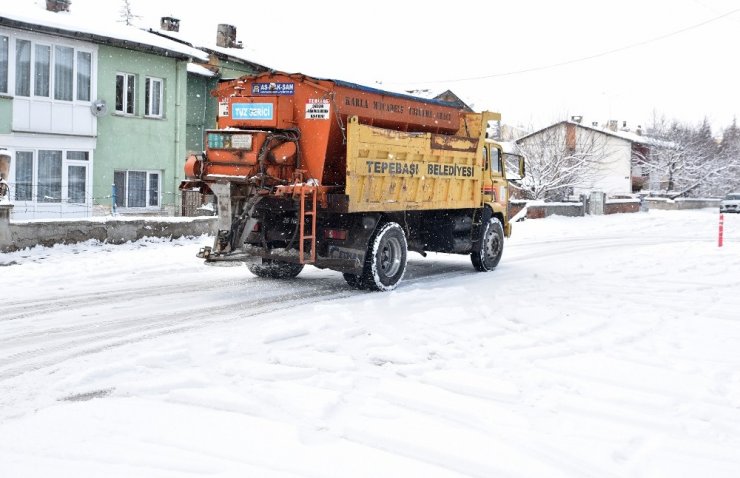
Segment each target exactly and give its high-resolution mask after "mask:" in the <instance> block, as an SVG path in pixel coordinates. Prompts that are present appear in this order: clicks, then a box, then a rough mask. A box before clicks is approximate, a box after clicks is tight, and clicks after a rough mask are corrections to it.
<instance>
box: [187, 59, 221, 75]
mask: <svg viewBox="0 0 740 478" xmlns="http://www.w3.org/2000/svg"><path fill="white" fill-rule="evenodd" d="M188 73H193V74H195V75H200V76H205V77H208V78H213V77H214V76H216V73H215V72H213V71H211V70H209V69H208V68H206V67H205V66H203V65H200V64H198V63H192V62H191V63H188Z"/></svg>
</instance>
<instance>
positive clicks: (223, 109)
mask: <svg viewBox="0 0 740 478" xmlns="http://www.w3.org/2000/svg"><path fill="white" fill-rule="evenodd" d="M218 116H219V117H222V118H223V117H224V116H229V102H228V101H219V102H218Z"/></svg>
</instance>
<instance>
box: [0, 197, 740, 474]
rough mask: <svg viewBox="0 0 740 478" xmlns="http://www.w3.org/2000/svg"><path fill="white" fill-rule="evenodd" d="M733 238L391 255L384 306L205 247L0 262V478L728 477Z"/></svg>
mask: <svg viewBox="0 0 740 478" xmlns="http://www.w3.org/2000/svg"><path fill="white" fill-rule="evenodd" d="M738 216H740V215H736V216H731V217H728V215H726V216H725V232H726V237H725V241H726V245H725V247H723V248H718V247H717V241H716V239H717V220H718V217H717V213H716V211H713V210H712V211H710V210H703V211H651V212H649V213H639V214H625V215H614V216H600V217H586V218H560V217H550V218H548V219H543V220H536V221H534V220H530V221H525V222H523V223H517V224H516V225H515V226H514V227H515V229H514V236H513V237H512V239H511V240H509V241H508V242H507V245H506V250H505V252H504V258H503V260H502V262H501V264H500V265H499V267H498V269H497V270H496V271H495V272H492V273H490V274H482V273H475V272H473V269H472V266H471V265H470V262H469V259H468V258H467V257H459V256H445V255H435V254H431V255H430V256H429V257H427V258H421V257H419V256H416V255H412V256H413V257H412V261H411V263H410V265H409V269H408V272H407V274H406V279H405V281H404V282H403V283H402V284H401V285H400V286H399V288H398V289H397V290H395V291H394V292H391V293H363V292H358V291H352V290H349V289H348V288H347V287H346V286H345V284H344V281H343V279H342V277H341V275H340V274H338V273H335V272H331V271H320V270H316V269H313V268H310V267H309V268H307V269H306V270H305V271H304V272H303V273H302V274H301V275H300V276H299V277H298V279H296V280H295V281H293V282H290V283H284V282H280V281H267V280H259V279H257V278H255V277H253V276H251V275H250V274H249V272H247V269H246V268H244V267H231V268H223V267H207V266H204V265H203V264H202V263H201V262H199V261H197V260H196V259H195V258H194V257H193V254H194V253H195V252H196V250H197V249H198V247H199V246H201V245H208V244H209V240H208V238H200V239H198V240H191V241H188V240H177V241H173V242H167V241H162V240H151V241H146V242H137V243H134V244H129V245H126V246H110V245H99V244H94V243H88V244H82V245H76V246H59V247H55V248H52V249H45V248H36V249H33V250H30V251H21V252H17V253H12V254H5V255H2V256H0V257H1V258H2V260H3V261H4V262H5V263H6V264H8V263H15V264H14V265H10V266H8V267H4V268H0V273H2V274H3V277H4V281H3V283H4V289H3V291H4V301H3V305H2V307H3V313H2V318H1V319H0V470H3V473H2V475H3V477H21V476H22V477H44V478H45V477H48V476H107V477H124V476H157V477H186V476H193V475H207V474H208V475H216V476H234V477H236V476H259V477H298V476H316V477H324V476H352V477H380V476H425V477H463V476H472V477H492V476H495V477H498V476H526V477H533V476H542V477H573V476H584V477H585V476H599V477H633V476H643V477H658V476H712V477H734V476H737V470H738V469H740V455H739V454H738V453H737V450H738V449H740V348H738V347H737V343H738V339H739V338H740V320H739V319H738V314H737V310H739V309H740V294H738V293H737V290H738V288H739V287H740V274H738V272H737V271H738V270H740V217H738ZM40 291H43V295H41V294H40Z"/></svg>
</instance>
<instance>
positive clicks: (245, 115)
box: [231, 103, 273, 120]
mask: <svg viewBox="0 0 740 478" xmlns="http://www.w3.org/2000/svg"><path fill="white" fill-rule="evenodd" d="M272 114H273V107H272V103H232V104H231V118H232V119H235V120H240V119H241V120H271V119H272Z"/></svg>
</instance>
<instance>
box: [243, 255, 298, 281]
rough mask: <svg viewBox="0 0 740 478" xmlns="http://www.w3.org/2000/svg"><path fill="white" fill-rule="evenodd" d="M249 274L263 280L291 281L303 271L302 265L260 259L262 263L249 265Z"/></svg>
mask: <svg viewBox="0 0 740 478" xmlns="http://www.w3.org/2000/svg"><path fill="white" fill-rule="evenodd" d="M247 267H248V268H249V272H251V273H252V274H254V275H256V276H257V277H262V278H265V279H293V278H294V277H296V276H297V275H298V274H300V273H301V271H302V270H303V264H293V263H292V262H282V261H276V260H272V259H262V263H254V264H249V265H248V266H247Z"/></svg>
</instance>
